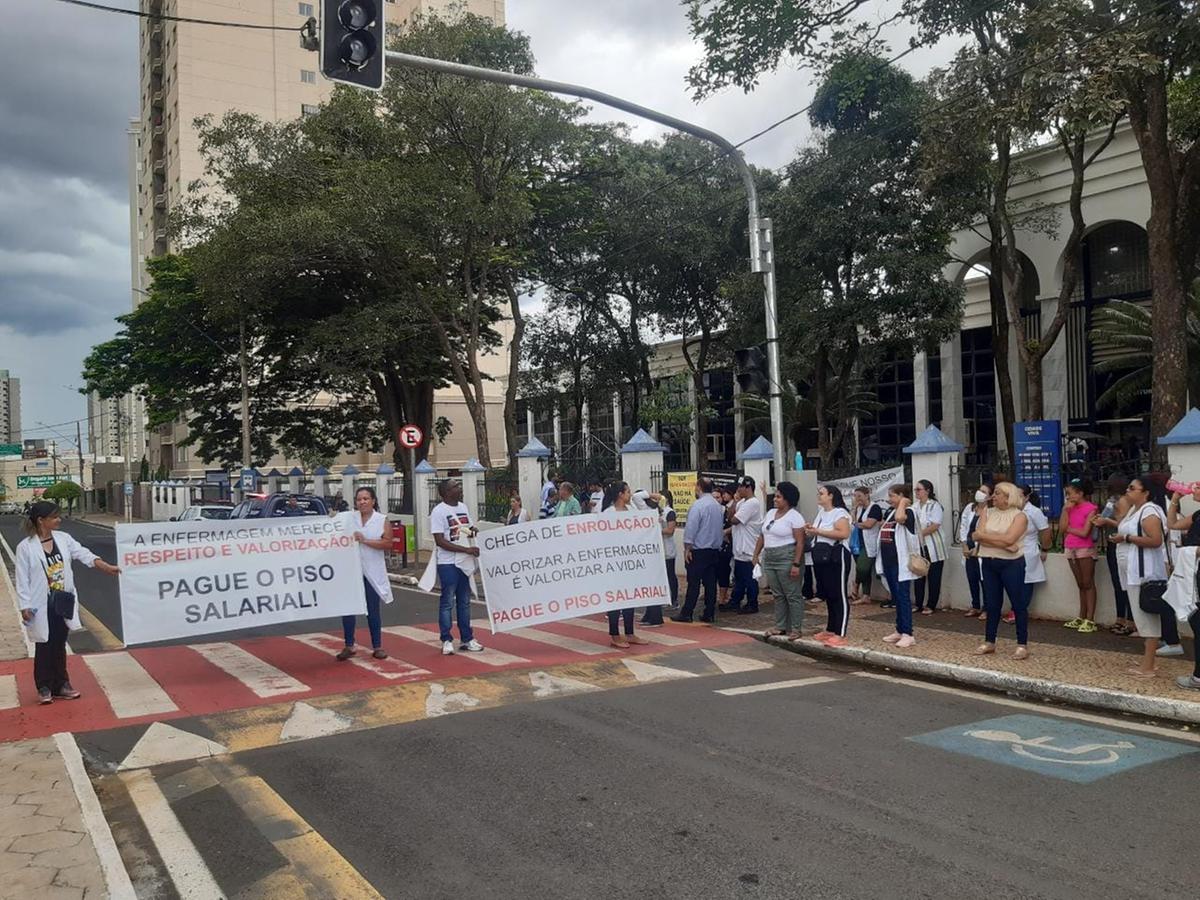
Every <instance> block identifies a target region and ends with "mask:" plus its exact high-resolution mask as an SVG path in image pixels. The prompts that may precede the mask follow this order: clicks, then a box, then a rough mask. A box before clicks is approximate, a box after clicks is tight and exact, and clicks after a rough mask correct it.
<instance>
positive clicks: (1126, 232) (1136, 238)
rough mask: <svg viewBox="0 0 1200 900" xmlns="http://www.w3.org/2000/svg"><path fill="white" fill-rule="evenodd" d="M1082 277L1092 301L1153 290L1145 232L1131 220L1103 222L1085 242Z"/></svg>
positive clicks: (1127, 296) (1135, 294)
mask: <svg viewBox="0 0 1200 900" xmlns="http://www.w3.org/2000/svg"><path fill="white" fill-rule="evenodd" d="M1083 276H1084V278H1085V279H1086V281H1087V288H1088V293H1087V297H1088V299H1089V300H1091V301H1092V302H1093V303H1094V302H1096V301H1098V300H1108V299H1110V298H1112V297H1125V298H1131V297H1136V296H1137V295H1139V294H1145V293H1148V292H1149V291H1150V249H1149V243H1148V241H1147V239H1146V232H1145V231H1144V230H1143V229H1142V228H1140V227H1139V226H1137V225H1135V224H1133V223H1132V222H1110V223H1108V224H1107V225H1101V226H1100V227H1099V228H1097V229H1096V230H1095V231H1093V232H1092V233H1091V234H1089V235H1088V236H1087V237H1086V238H1085V239H1084V242H1083Z"/></svg>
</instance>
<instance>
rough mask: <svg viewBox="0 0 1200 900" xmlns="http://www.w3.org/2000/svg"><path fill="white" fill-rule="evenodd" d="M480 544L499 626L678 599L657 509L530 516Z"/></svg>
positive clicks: (491, 614)
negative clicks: (669, 573)
mask: <svg viewBox="0 0 1200 900" xmlns="http://www.w3.org/2000/svg"><path fill="white" fill-rule="evenodd" d="M478 542H479V568H480V571H481V572H482V574H483V587H484V597H485V599H486V600H487V607H488V620H489V621H490V622H491V623H492V631H493V632H497V631H512V630H513V629H515V628H524V627H526V626H528V625H537V624H539V623H541V622H557V621H559V620H561V619H574V618H576V617H578V616H586V615H593V614H595V613H604V612H609V611H610V610H615V609H625V608H627V607H630V606H663V605H665V604H668V603H670V602H671V600H670V597H671V595H670V591H669V590H668V588H667V566H666V561H665V559H664V557H663V539H662V528H661V526H660V525H659V521H658V516H657V514H655V513H653V512H650V513H646V512H627V513H615V514H612V515H600V516H568V517H565V518H561V519H542V520H541V521H538V522H523V523H521V524H519V525H511V526H509V527H507V528H495V529H492V530H490V531H481V532H480V533H479V538H478Z"/></svg>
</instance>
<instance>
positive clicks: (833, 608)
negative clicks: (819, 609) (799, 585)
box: [804, 485, 850, 647]
mask: <svg viewBox="0 0 1200 900" xmlns="http://www.w3.org/2000/svg"><path fill="white" fill-rule="evenodd" d="M817 506H818V511H817V516H816V518H815V519H813V522H812V524H811V525H808V526H807V527H806V528H805V529H804V532H805V534H807V535H808V536H809V537H811V538H813V548H812V557H813V577H814V578H815V580H816V583H817V594H818V595H819V596H820V597H822V598H824V600H825V605H826V607H827V608H828V610H829V616H828V620H827V624H826V626H825V630H824V631H819V632H817V634H816V639H817V640H818V641H822V642H824V643H825V644H827V645H828V646H830V647H845V646H846V643H847V641H846V628H847V627H848V626H849V624H850V601H849V598H848V597H847V596H846V587H847V583H848V581H849V577H850V513H849V512H847V510H846V501H845V500H843V499H842V492H841V490H840V489H839V488H837V487H835V486H833V485H821V487H819V488H817Z"/></svg>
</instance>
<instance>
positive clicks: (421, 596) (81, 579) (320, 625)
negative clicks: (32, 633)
mask: <svg viewBox="0 0 1200 900" xmlns="http://www.w3.org/2000/svg"><path fill="white" fill-rule="evenodd" d="M22 521H23V519H22V518H21V517H20V516H11V515H5V516H0V534H3V535H4V539H5V540H6V541H8V544H9V546H10V547H12V548H13V549H14V550H15V549H16V546H17V544H18V543H20V542H21V541H22V540H24V539H25V533H24V531H22V528H21V523H22ZM62 527H63V530H64V531H66V532H67V533H68V534H70V535H72V536H74V538H75V539H76V540H77V541H79V542H80V543H81V544H83V545H84V546H85V547H87V548H88V549H89V550H91V551H92V552H93V553H95V554H97V555H99V556H101V557H103V558H104V559H107V560H108V561H109V562H115V561H116V557H117V552H116V546H115V543H116V535H115V533H114V532H113V530H112V529H111V528H104V527H102V526H99V525H92V524H90V523H88V522H81V521H77V520H71V519H64V520H63V526H62ZM75 584H76V587H77V589H78V590H77V593H78V595H79V602H80V603H81V605H82V606H83V607H84V608H85V609H87V610H88V612H90V613H92V615H94V616H95V617H96V618H97V619H99V620H100V622H101V623H102V624H103V625H104V626H105V628H107V629H108V630H109V631H111V632H112V633H113V635H115V636H116V637H117V639H118V640H120V639H121V638H122V630H121V598H120V592H119V591H118V589H117V579H115V578H113V577H111V576H109V575H104V574H102V573H100V572H97V571H95V570H94V569H90V568H88V567H86V566H81V565H76V566H75ZM393 595H394V596H395V597H396V598H397V599H399V600H402V601H403V602H399V603H389V604H385V605H384V607H383V612H382V618H383V624H384V625H385V626H387V625H412V624H415V623H417V622H429V621H435V620H436V619H437V603H436V600H435V599H434V598H433V597H432V596H431V595H429V594H426V593H424V592H421V591H413V590H404V589H403V588H396V589H394V590H393ZM340 627H341V620H340V618H339V619H337V620H336V621H334V620H323V619H314V620H307V621H300V622H294V623H291V624H288V625H279V626H274V627H271V628H242V629H239V630H237V631H231V632H219V633H214V634H212V635H206V636H205V640H212V641H220V640H226V639H228V638H230V637H234V636H236V637H238V638H251V637H265V636H268V635H284V634H304V633H307V632H311V631H318V630H325V629H336V628H340ZM186 643H195V638H181V639H179V640H176V641H162V642H159V643H155V644H146V645H144V646H149V647H161V646H169V645H172V644H186ZM70 644H71V649H72V650H74V651H75V652H76V653H89V652H93V651H97V650H100V649H102V647H101V643H100V641H99V640H98V639H97V637H96V636H95V635H93V634H89V633H88V632H86V631H79V632H74V633H73V634H72V635H71V637H70Z"/></svg>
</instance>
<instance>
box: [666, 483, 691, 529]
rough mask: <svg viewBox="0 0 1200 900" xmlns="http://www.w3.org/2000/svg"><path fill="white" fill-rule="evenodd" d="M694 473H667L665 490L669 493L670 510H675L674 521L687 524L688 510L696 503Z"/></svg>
mask: <svg viewBox="0 0 1200 900" xmlns="http://www.w3.org/2000/svg"><path fill="white" fill-rule="evenodd" d="M697 477H698V473H696V472H668V473H667V490H668V491H670V492H671V500H672V503H671V509H673V510H675V521H676V522H677V523H678V524H680V525H683V524H685V523H686V522H687V514H688V510H689V509H691V508H692V504H693V503H695V502H696V478H697Z"/></svg>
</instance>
